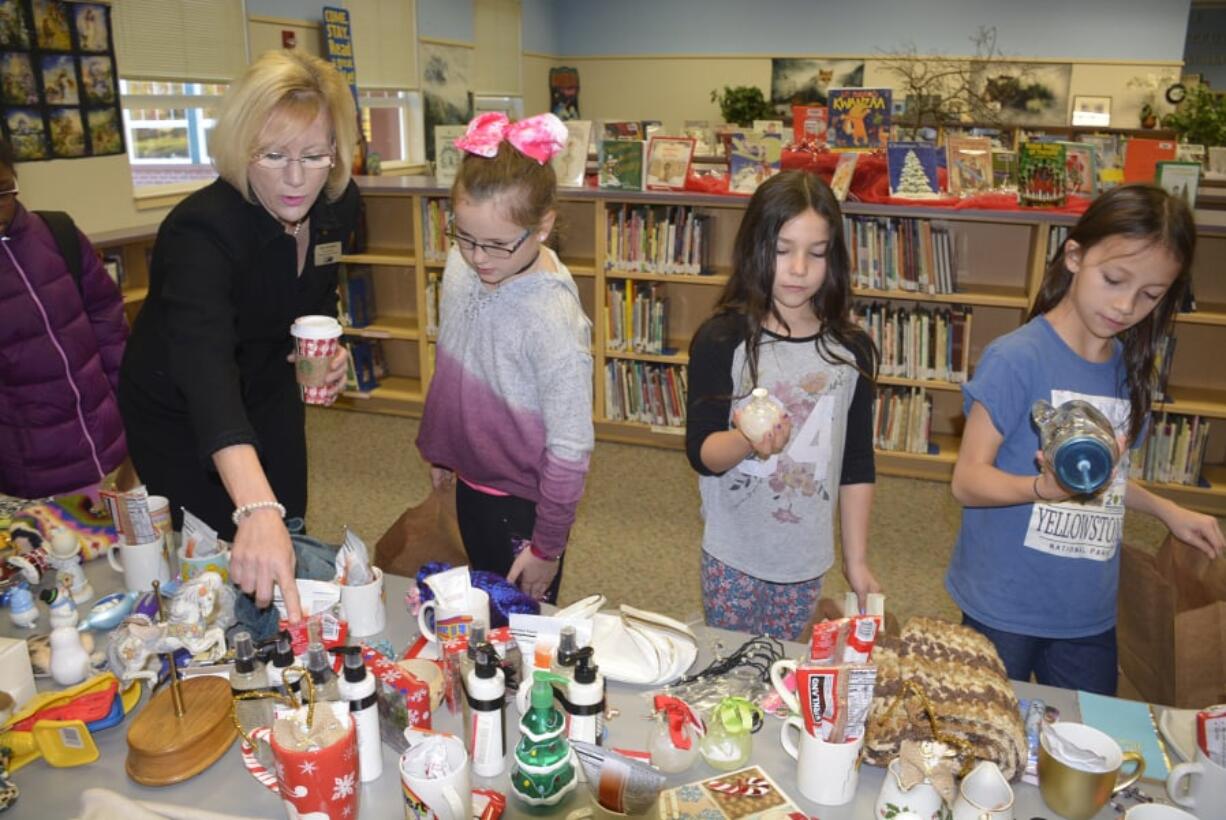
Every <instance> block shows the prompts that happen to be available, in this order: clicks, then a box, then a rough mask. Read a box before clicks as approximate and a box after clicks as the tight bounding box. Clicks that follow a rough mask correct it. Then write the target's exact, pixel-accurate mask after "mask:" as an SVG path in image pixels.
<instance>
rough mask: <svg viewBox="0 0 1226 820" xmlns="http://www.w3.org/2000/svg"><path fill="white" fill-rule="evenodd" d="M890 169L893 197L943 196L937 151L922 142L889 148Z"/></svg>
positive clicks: (887, 160) (890, 146)
mask: <svg viewBox="0 0 1226 820" xmlns="http://www.w3.org/2000/svg"><path fill="white" fill-rule="evenodd" d="M886 162H887V163H888V165H889V169H890V196H893V197H899V198H900V199H936V198H937V197H939V196H940V195H941V186H940V183H939V182H938V178H937V152H936V148H934V147H933V146H931V145H928V144H927V143H922V142H891V143H890V144H889V146H888V148H887V149H886Z"/></svg>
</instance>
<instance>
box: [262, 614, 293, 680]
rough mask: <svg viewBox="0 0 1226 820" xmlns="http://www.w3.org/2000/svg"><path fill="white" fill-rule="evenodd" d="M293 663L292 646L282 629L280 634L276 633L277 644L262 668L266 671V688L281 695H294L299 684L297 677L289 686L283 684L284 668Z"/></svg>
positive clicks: (287, 633) (286, 633) (287, 635)
mask: <svg viewBox="0 0 1226 820" xmlns="http://www.w3.org/2000/svg"><path fill="white" fill-rule="evenodd" d="M293 665H294V648H293V646H292V645H291V643H290V637H289V632H287V631H286V630H284V629H282V630H281V632H280V634H278V635H277V646H276V649H274V650H273V653H272V661H271V662H269V664H268V665H267V666H265V667H264V670H265V671H266V672H267V673H268V688H269V689H271V690H272V691H274V692H279V693H280V694H282V695H289V694H295V695H296V694H297V692H298V686H299V685H298V681H297V679H295V680H294V681H293V683H291V684H290V686H286V684H285V670H286V669H288V668H289V667H291V666H293ZM291 687H292V693H291Z"/></svg>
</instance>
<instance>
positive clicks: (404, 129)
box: [358, 88, 426, 168]
mask: <svg viewBox="0 0 1226 820" xmlns="http://www.w3.org/2000/svg"><path fill="white" fill-rule="evenodd" d="M358 98H359V101H360V103H361V106H362V131H363V132H364V133H365V135H366V141H367V142H368V143H369V144H370V150H371V151H373V152H375V153H377V154H378V155H379V158H380V159H381V160H382V162H383V167H384V168H396V167H404V166H407V165H420V164H421V163H423V162H425V156H426V148H425V139H424V137H423V129H422V104H421V94H420V93H419V92H417V91H394V90H386V89H374V88H368V89H362V90H360V91H359V93H358Z"/></svg>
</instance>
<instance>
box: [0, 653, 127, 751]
mask: <svg viewBox="0 0 1226 820" xmlns="http://www.w3.org/2000/svg"><path fill="white" fill-rule="evenodd" d="M114 682H115V676H114V675H113V674H111V673H110V672H104V673H102V674H101V675H95V676H94V677H92V678H90V679H89V680H87V681H84V682H82V683H78V684H77V685H76V686H70V687H69V688H67V689H61V690H58V691H55V692H39V693H38V694H37V695H35V696H34V697H33V698H31V699H30V702H29V703H27V704H26V705H25V707H24V708H23V709H22V710H21V711H20V712H18V713H16V714H15V715H13V717H12V718H10V719H9V725H12V724H14V723H19V722H20V721H23V720H25V719H26V718H28V717H30V716H31V715H33V714H35V713H37V712H39V711H40V710H42V709H47V708H49V707H52V706H58V705H60V704H63V703H67V702H68V701H71V700H72V699H73V698H76V697H80V696H81V695H85V694H89V693H91V692H101V691H104V690H105V689H106V688H107V687H108V686H110V685H111V684H112V683H114ZM133 691H135V693H136V694H135V698H136V699H137V700H139V698H140V687H139V686H133V687H129V688H128V689H127V690H126V691H125V692H123V694H122V697H123V705H124V711H125V712H127V711H128V709H129V706H128V701H129V698H130V697H132V695H131V692H133ZM132 703H133V704H135V700H133V701H132ZM47 723H50V724H56V723H60V724H71V723H79V724H81V727H82V729H83V730H84V726H85V724H84V723H81V721H40V722H39V724H38V725H39V726H41V725H43V724H47ZM35 729H36V730H37V727H35ZM85 734H86V735H87V736H88V734H89V733H88V732H87V731H86V732H85ZM89 745H90V746H91V747H92V748H93V749H94V753H95V756H96V754H97V747H96V746H94V745H93V740H90V741H89ZM0 746H8V747H9V748H10V749H12V750H13V757H12V760H10V761H9V771H10V772H15V771H17V770H18V769H20V768H21V767H22V766H25V765H26V764H27V763H30V762H31V761H34V760H37V759H38V758H39V757H41V756H42V754H43V751H42V750H41V749H40V747H39V741H38V739H37V738H35V736H34V733H33V732H15V731H12V730H9V731H5V732H2V733H0ZM85 762H88V761H85ZM52 765H55V764H52ZM64 765H74V764H64Z"/></svg>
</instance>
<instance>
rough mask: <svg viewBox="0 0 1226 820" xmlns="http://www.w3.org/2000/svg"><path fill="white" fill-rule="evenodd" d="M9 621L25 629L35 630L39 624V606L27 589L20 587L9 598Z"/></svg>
mask: <svg viewBox="0 0 1226 820" xmlns="http://www.w3.org/2000/svg"><path fill="white" fill-rule="evenodd" d="M9 620H11V621H12V622H13V623H14V624H16V625H17V626H20V627H23V628H25V629H33V628H34V626H35V625H36V624H37V623H38V604H36V603H35V602H34V593H32V592H30V590H29V589H27V588H26V587H18V588H17V589H15V590H13V594H12V595H11V596H10V597H9Z"/></svg>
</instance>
